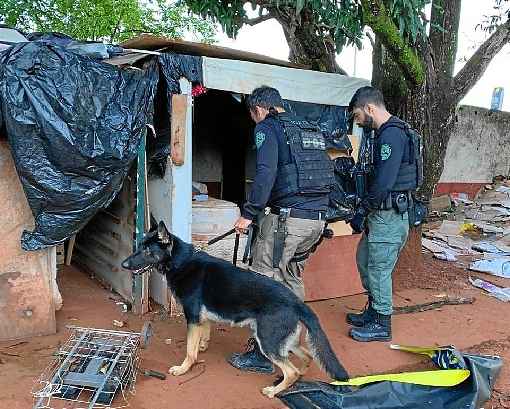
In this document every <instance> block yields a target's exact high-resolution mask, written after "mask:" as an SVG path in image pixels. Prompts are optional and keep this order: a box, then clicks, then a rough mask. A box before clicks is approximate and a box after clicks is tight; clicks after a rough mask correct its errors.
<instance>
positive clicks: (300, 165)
mask: <svg viewBox="0 0 510 409" xmlns="http://www.w3.org/2000/svg"><path fill="white" fill-rule="evenodd" d="M278 120H279V121H280V123H281V125H282V127H283V130H284V133H285V138H286V140H287V144H288V146H289V150H290V162H289V163H287V164H285V165H283V166H280V167H279V168H278V170H277V173H276V180H275V183H274V186H273V190H272V191H271V200H278V199H281V198H284V197H286V196H291V195H320V194H324V195H327V194H329V192H330V191H331V186H332V185H333V184H334V183H335V176H334V163H333V161H332V160H330V158H329V156H328V154H327V152H326V140H325V138H324V135H323V134H322V132H321V131H320V130H319V129H318V127H317V126H314V125H313V124H311V123H309V122H307V121H300V120H295V119H291V118H289V117H287V116H286V115H283V116H282V115H278Z"/></svg>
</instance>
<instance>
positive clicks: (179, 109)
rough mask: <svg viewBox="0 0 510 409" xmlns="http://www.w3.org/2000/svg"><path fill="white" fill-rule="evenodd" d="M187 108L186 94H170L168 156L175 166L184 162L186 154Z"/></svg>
mask: <svg viewBox="0 0 510 409" xmlns="http://www.w3.org/2000/svg"><path fill="white" fill-rule="evenodd" d="M187 109H188V96H187V95H174V96H172V132H171V135H172V136H171V153H170V156H171V158H172V162H173V164H174V165H176V166H182V165H183V164H184V157H185V156H186V114H187Z"/></svg>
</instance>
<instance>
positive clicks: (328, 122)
mask: <svg viewBox="0 0 510 409" xmlns="http://www.w3.org/2000/svg"><path fill="white" fill-rule="evenodd" d="M283 105H284V108H285V110H286V111H287V112H291V113H293V114H294V115H296V116H299V117H300V118H303V119H306V120H307V121H309V122H312V123H314V124H316V125H318V126H319V128H320V129H321V131H323V132H324V133H325V135H326V141H327V142H328V145H330V146H332V147H335V148H336V149H344V150H351V149H352V146H351V142H350V141H349V138H348V137H347V130H348V122H347V117H346V115H345V112H346V107H341V106H334V105H321V104H311V103H308V102H296V101H288V100H285V101H284V102H283Z"/></svg>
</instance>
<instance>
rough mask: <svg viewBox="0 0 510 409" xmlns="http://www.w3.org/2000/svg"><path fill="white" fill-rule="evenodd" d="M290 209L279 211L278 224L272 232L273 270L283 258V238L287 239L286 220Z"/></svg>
mask: <svg viewBox="0 0 510 409" xmlns="http://www.w3.org/2000/svg"><path fill="white" fill-rule="evenodd" d="M289 214H290V209H288V208H282V209H280V214H279V215H278V222H277V226H276V229H275V230H274V232H273V234H274V242H273V268H278V266H279V265H280V261H281V260H282V257H283V249H284V247H285V238H286V237H287V225H286V222H287V218H288V217H289Z"/></svg>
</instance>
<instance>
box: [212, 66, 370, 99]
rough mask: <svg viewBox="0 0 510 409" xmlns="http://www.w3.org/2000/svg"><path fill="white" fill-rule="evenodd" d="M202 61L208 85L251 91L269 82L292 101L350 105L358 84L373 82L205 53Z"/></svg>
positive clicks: (236, 90) (238, 90)
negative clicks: (223, 58) (212, 55)
mask: <svg viewBox="0 0 510 409" xmlns="http://www.w3.org/2000/svg"><path fill="white" fill-rule="evenodd" d="M202 64H203V67H202V68H203V76H204V86H205V87H207V88H211V89H218V90H222V91H230V92H237V93H241V94H249V93H251V92H252V91H253V89H254V88H256V87H258V86H261V85H268V86H271V87H274V88H276V89H278V90H279V91H280V94H281V95H282V97H283V98H284V99H288V100H290V101H300V102H309V103H314V104H323V105H336V106H347V105H349V102H350V100H351V98H352V96H353V95H354V93H355V92H356V90H357V89H358V88H360V87H363V86H366V85H370V81H367V80H365V79H362V78H354V77H347V76H345V75H340V74H329V73H324V72H317V71H310V70H303V69H296V68H285V67H278V66H275V65H267V64H258V63H254V62H247V61H234V60H222V59H218V58H209V57H204V58H203V59H202Z"/></svg>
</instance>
